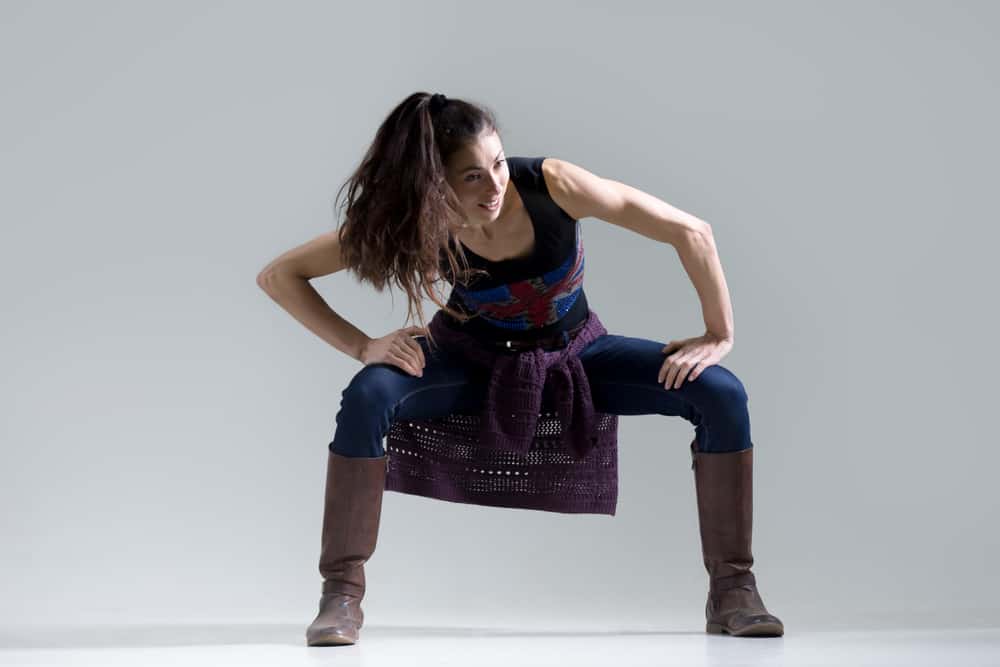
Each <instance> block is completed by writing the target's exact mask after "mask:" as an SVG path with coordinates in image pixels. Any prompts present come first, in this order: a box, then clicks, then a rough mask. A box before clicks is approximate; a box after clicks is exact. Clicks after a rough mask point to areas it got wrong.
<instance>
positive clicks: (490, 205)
mask: <svg viewBox="0 0 1000 667" xmlns="http://www.w3.org/2000/svg"><path fill="white" fill-rule="evenodd" d="M480 206H482V207H483V208H485V209H486V210H487V211H495V210H497V209H498V208H500V197H497V198H496V199H494V200H493V201H491V202H486V203H485V204H480Z"/></svg>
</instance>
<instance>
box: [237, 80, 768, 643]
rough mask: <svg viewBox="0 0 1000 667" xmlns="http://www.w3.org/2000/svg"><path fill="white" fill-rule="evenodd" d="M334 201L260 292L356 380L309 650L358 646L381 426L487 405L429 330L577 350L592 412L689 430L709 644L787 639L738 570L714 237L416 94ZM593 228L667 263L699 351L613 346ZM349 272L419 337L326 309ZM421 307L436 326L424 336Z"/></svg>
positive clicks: (737, 408) (632, 192) (335, 445)
mask: <svg viewBox="0 0 1000 667" xmlns="http://www.w3.org/2000/svg"><path fill="white" fill-rule="evenodd" d="M344 185H345V186H349V188H348V201H347V206H346V213H345V216H344V222H343V224H342V225H341V227H340V229H339V230H338V231H335V232H329V233H326V234H323V235H321V236H319V237H317V238H316V239H314V240H312V241H310V242H308V243H305V244H303V245H301V246H299V247H296V248H293V249H291V250H289V251H287V252H285V253H284V254H282V255H280V256H279V257H278V258H277V259H275V260H274V261H272V262H271V263H270V264H268V266H267V267H265V268H264V269H263V270H262V271H261V273H260V275H259V276H258V281H257V282H258V284H259V285H260V287H261V288H262V289H264V290H265V291H266V292H267V293H268V294H269V295H270V296H271V298H273V299H274V300H275V301H276V302H277V303H278V304H279V305H280V306H281V307H282V308H284V309H285V310H287V311H288V312H289V313H290V314H291V315H292V316H293V317H295V318H296V319H297V320H298V321H299V322H301V323H302V324H303V325H304V326H306V327H307V328H308V329H309V330H310V331H312V332H313V333H315V334H316V335H318V336H319V337H321V338H322V339H323V340H325V341H327V342H328V343H330V344H331V345H332V346H334V347H335V348H337V349H338V350H340V351H341V352H344V353H345V354H348V355H350V356H351V357H353V358H354V359H357V360H359V361H360V362H361V363H362V364H363V368H362V369H361V370H359V371H358V373H357V374H356V375H355V376H354V377H353V378H352V379H351V382H350V383H349V385H348V386H347V388H346V389H345V390H344V392H343V397H342V402H341V409H340V411H339V412H338V414H337V417H336V423H337V426H336V431H335V433H334V437H333V440H332V442H330V444H329V454H328V465H327V479H326V491H325V503H326V504H325V507H324V514H323V526H322V547H321V554H320V562H319V569H320V573H321V575H322V576H323V579H324V583H323V591H322V596H321V598H320V604H319V614H318V615H317V617H316V618H315V620H314V621H313V623H312V624H311V625H310V626H309V628H308V629H307V631H306V638H307V643H308V644H309V645H310V646H322V645H337V644H353V643H355V642H356V641H357V640H358V632H359V630H360V628H361V625H362V622H363V617H364V615H363V612H362V610H361V600H362V597H363V595H364V591H365V578H364V569H363V566H364V563H365V562H366V561H367V560H368V559H369V558H370V557H371V555H372V553H373V551H374V549H375V543H376V537H377V533H378V525H379V517H380V513H381V505H382V494H383V491H384V489H385V484H386V469H387V458H386V452H385V449H384V447H383V444H382V443H383V438H384V437H385V436H386V434H387V433H388V432H389V428H390V426H391V424H392V423H393V422H394V421H395V420H399V419H421V418H433V417H439V416H444V415H448V414H454V413H460V412H465V413H467V414H472V413H475V412H476V411H477V410H479V409H485V408H484V407H483V406H484V405H486V402H487V401H488V400H492V399H491V398H490V397H491V396H493V394H491V393H490V392H489V391H487V385H488V384H489V383H490V378H489V376H488V374H487V373H485V372H484V371H483V369H482V368H477V367H476V366H475V365H474V364H472V363H469V361H468V359H467V358H466V357H465V356H463V355H462V354H455V353H449V352H448V351H447V350H445V351H444V352H442V351H441V349H440V348H439V347H438V346H437V345H436V343H437V340H436V339H437V338H438V337H439V336H436V335H435V331H436V332H437V333H438V334H445V333H448V332H452V331H454V332H461V335H463V336H465V337H466V340H475V341H476V345H477V346H478V345H482V346H483V349H487V348H488V349H495V348H498V347H501V346H502V347H503V348H504V350H508V351H514V352H515V353H517V354H519V355H520V354H538V355H543V354H544V355H549V354H551V352H552V351H553V350H555V351H558V350H560V349H562V350H564V351H565V350H569V349H572V350H574V356H575V357H576V358H577V360H578V364H579V365H578V368H582V369H583V370H584V372H585V381H584V382H583V384H588V383H589V391H588V393H585V394H584V396H585V397H586V400H587V401H589V403H590V405H588V406H587V407H588V408H589V407H592V408H593V409H594V410H599V411H601V412H604V413H609V414H614V415H638V414H662V415H671V416H680V417H683V418H684V419H687V420H688V421H690V422H691V423H692V424H694V425H695V426H696V428H695V439H694V441H693V442H692V443H691V456H692V462H693V463H692V468H693V469H694V477H695V487H696V495H697V505H698V518H699V526H700V534H701V542H702V554H703V561H704V564H705V568H706V569H707V571H708V575H709V592H708V599H707V602H706V607H705V615H706V621H707V623H706V631H707V632H711V633H726V634H729V635H734V636H748V635H758V636H759V635H764V636H780V635H782V634H783V633H784V627H783V624H782V622H781V621H780V620H779V619H778V618H777V617H775V616H773V615H771V614H770V613H768V611H767V609H766V608H765V606H764V603H763V601H762V599H761V596H760V594H759V592H758V590H757V586H756V578H755V576H754V574H753V573H752V572H751V571H750V568H751V566H752V565H753V556H752V554H751V550H750V543H751V524H752V507H753V496H752V479H753V443H752V442H751V439H750V418H749V414H748V409H747V394H746V391H745V389H744V387H743V384H742V383H741V382H740V380H739V379H738V378H737V377H736V376H735V375H734V374H733V373H732V372H730V371H729V370H727V369H726V368H724V367H723V366H721V365H719V361H720V360H721V359H722V358H723V357H724V356H725V355H726V354H728V352H729V351H730V350H731V349H732V346H733V317H732V309H731V305H730V300H729V294H728V290H727V286H726V282H725V278H724V276H723V272H722V267H721V266H720V263H719V258H718V255H717V252H716V248H715V244H714V242H713V236H712V229H711V227H710V226H709V225H708V224H707V223H706V222H704V221H702V220H700V219H698V218H696V217H694V216H692V215H690V214H688V213H685V212H683V211H681V210H679V209H677V208H674V207H672V206H670V205H669V204H667V203H665V202H663V201H661V200H659V199H657V198H655V197H653V196H651V195H649V194H646V193H644V192H641V191H639V190H637V189H635V188H632V187H629V186H627V185H625V184H623V183H619V182H617V181H613V180H609V179H605V178H600V177H598V176H596V175H594V174H592V173H590V172H588V171H587V170H585V169H583V168H581V167H579V166H576V165H574V164H572V163H570V162H567V161H564V160H559V159H556V158H551V157H550V158H542V157H536V158H527V157H516V156H507V155H505V153H504V150H503V145H502V143H501V140H500V134H499V129H498V125H497V123H496V120H495V118H494V116H493V114H492V113H491V112H490V111H489V110H487V109H485V108H483V107H482V106H481V105H476V104H472V103H469V102H466V101H463V100H459V99H449V98H447V97H445V96H444V95H440V94H435V95H431V94H428V93H424V92H418V93H414V94H412V95H410V96H409V97H407V98H406V99H405V100H403V101H402V102H401V103H400V104H399V105H398V106H397V107H396V108H395V109H393V110H392V112H391V113H390V114H389V116H388V117H387V118H386V119H385V121H384V122H383V123H382V125H381V126H380V127H379V129H378V131H377V134H376V136H375V139H374V142H373V143H372V145H371V147H370V148H369V150H368V152H367V154H366V155H365V157H364V159H363V160H362V163H361V165H360V166H359V168H358V169H357V171H356V172H355V173H354V174H353V175H352V177H351V178H350V179H349V180H348V182H347V183H345V184H344ZM587 217H593V218H598V219H601V220H605V221H607V222H610V223H611V224H615V225H619V226H621V227H624V228H626V229H629V230H632V231H634V232H636V233H638V234H640V235H642V236H644V237H646V238H649V239H652V240H654V241H658V242H662V243H668V244H670V245H672V246H673V247H674V248H675V249H676V251H677V254H678V255H679V257H680V260H681V263H682V264H683V266H684V269H685V270H686V271H687V273H688V275H689V276H690V277H691V280H692V282H693V283H694V287H695V289H696V291H697V293H698V296H699V297H700V299H701V303H702V311H703V313H704V318H705V328H706V331H705V333H704V334H702V335H700V336H694V337H691V338H685V339H681V340H675V341H670V342H668V343H667V344H666V345H664V344H663V343H662V342H660V341H654V340H648V339H643V338H635V337H629V336H622V335H614V334H609V333H607V332H606V330H605V329H603V327H601V326H600V324H599V321H598V320H597V319H596V313H594V312H593V311H592V310H591V309H590V308H589V307H588V305H587V300H586V297H585V295H584V292H583V245H582V241H581V236H580V226H579V224H578V221H579V220H580V219H582V218H587ZM345 268H346V269H348V270H350V271H352V272H353V273H354V274H355V276H356V277H357V278H359V279H360V280H362V281H364V282H368V283H370V284H371V285H373V286H374V287H375V288H376V289H377V290H379V291H382V290H384V289H385V287H386V286H387V285H390V284H395V285H397V286H399V287H401V288H402V289H403V290H404V291H405V292H406V294H407V297H408V311H407V321H410V319H411V317H412V316H413V315H414V314H416V315H417V317H418V318H419V322H420V325H419V326H408V327H404V328H401V329H397V330H395V331H391V332H389V333H387V334H385V335H383V336H379V337H376V338H371V337H369V336H367V335H366V334H365V333H364V332H362V331H361V330H359V329H358V328H357V327H355V326H354V325H352V324H351V323H350V322H348V321H347V320H345V319H343V318H342V317H341V316H340V315H338V314H337V313H335V312H334V311H333V310H331V309H330V307H329V306H328V305H327V304H326V302H325V301H324V300H323V299H322V298H321V297H320V296H319V294H318V293H317V292H316V291H315V290H314V289H313V288H312V287H311V285H310V283H309V280H310V279H311V278H315V277H318V276H323V275H328V274H331V273H334V272H336V271H340V270H342V269H345ZM640 275H641V274H640V273H639V272H638V271H637V272H636V274H635V275H634V276H625V277H624V278H623V280H627V279H629V278H632V279H637V278H639V277H640ZM442 279H444V280H445V281H446V282H447V283H449V284H450V285H451V286H452V290H451V294H450V296H449V298H448V301H447V303H445V302H444V300H443V298H442V297H441V295H440V294H438V293H437V289H436V287H437V285H438V284H439V283H440V281H441V280H442ZM625 287H626V286H625V285H623V288H625ZM423 294H426V295H427V296H428V297H430V298H431V300H432V301H433V302H434V303H435V304H437V305H438V306H439V307H440V310H439V311H438V312H437V314H436V316H435V318H434V320H433V321H432V323H431V325H432V326H431V327H429V328H428V327H427V326H426V325H425V322H424V318H423V312H422V309H421V298H422V295H423ZM448 335H449V336H451V334H450V333H449V334H448ZM456 335H459V334H456ZM569 345H573V347H572V348H570V347H567V346H569ZM452 352H454V348H452ZM537 358H539V359H541V358H543V357H542V356H539V357H537ZM544 359H549V356H544ZM574 363H576V362H574ZM577 384H578V385H579V384H580V382H578V383H577ZM577 412H579V410H578V411H577Z"/></svg>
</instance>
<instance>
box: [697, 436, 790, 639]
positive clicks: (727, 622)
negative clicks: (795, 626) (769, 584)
mask: <svg viewBox="0 0 1000 667" xmlns="http://www.w3.org/2000/svg"><path fill="white" fill-rule="evenodd" d="M691 468H692V469H693V470H694V480H695V490H696V495H697V497H698V524H699V528H700V531H701V547H702V557H703V559H704V563H705V569H706V570H708V576H709V591H708V601H707V602H706V603H705V619H706V621H707V622H706V627H705V630H706V632H709V633H711V634H723V633H726V634H730V635H736V636H751V635H753V636H768V637H776V636H781V635H783V634H784V633H785V628H784V624H782V622H781V621H780V620H779V619H778V618H777V617H776V616H773V615H771V614H770V613H768V611H767V608H765V607H764V602H763V600H762V599H761V597H760V593H759V592H758V591H757V579H756V577H755V576H754V574H753V572H751V571H750V568H751V566H752V565H753V555H752V553H751V551H750V536H751V528H752V525H753V448H752V447H751V448H749V449H744V450H742V451H737V452H700V451H698V449H697V444H696V441H692V442H691Z"/></svg>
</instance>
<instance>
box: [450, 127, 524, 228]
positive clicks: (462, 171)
mask: <svg viewBox="0 0 1000 667" xmlns="http://www.w3.org/2000/svg"><path fill="white" fill-rule="evenodd" d="M446 171H447V180H448V184H449V185H450V186H451V189H452V190H454V191H455V194H456V195H458V199H459V201H460V202H461V204H462V209H463V211H464V212H465V218H466V223H467V224H469V225H480V224H483V223H487V222H491V221H493V220H496V219H497V218H499V217H500V214H501V212H502V211H503V209H504V202H505V201H506V200H507V197H506V196H505V195H506V194H507V182H508V181H509V180H510V170H509V169H508V167H507V159H506V156H505V155H504V154H503V146H502V145H501V143H500V137H499V136H498V135H497V133H496V132H489V133H487V134H482V135H480V136H479V138H478V139H477V141H476V142H475V143H473V144H470V145H468V146H465V147H464V148H462V149H460V150H458V151H456V152H455V153H453V154H452V156H451V158H450V159H449V161H448V166H447V168H446ZM490 204H492V208H490V207H489V206H490Z"/></svg>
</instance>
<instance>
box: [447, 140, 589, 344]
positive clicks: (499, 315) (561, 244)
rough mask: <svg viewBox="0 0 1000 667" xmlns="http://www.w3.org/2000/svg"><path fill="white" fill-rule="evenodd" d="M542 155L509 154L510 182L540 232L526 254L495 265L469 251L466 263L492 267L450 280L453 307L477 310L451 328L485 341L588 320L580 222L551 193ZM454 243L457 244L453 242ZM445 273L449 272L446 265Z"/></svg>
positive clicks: (560, 328)
mask: <svg viewBox="0 0 1000 667" xmlns="http://www.w3.org/2000/svg"><path fill="white" fill-rule="evenodd" d="M544 159H545V158H544V157H533V158H528V157H508V158H507V166H508V169H509V170H510V182H509V183H508V187H516V188H517V193H518V195H519V196H520V198H521V200H522V202H523V203H524V207H525V210H526V212H527V214H528V217H529V218H530V220H531V224H532V227H533V228H534V232H535V245H534V248H533V250H532V252H531V253H530V254H529V255H528V256H526V257H517V258H512V259H505V260H501V261H499V262H494V261H491V260H488V259H486V258H485V257H482V256H480V255H477V254H476V253H475V252H473V251H472V250H469V249H468V248H463V249H464V250H465V255H466V257H467V258H468V260H469V266H470V267H472V268H477V269H485V270H487V271H489V275H488V276H485V275H476V276H473V277H472V278H471V280H470V281H469V284H468V285H463V284H460V283H455V282H454V281H452V280H450V279H449V282H451V284H452V291H451V295H450V297H449V299H448V306H449V307H451V308H454V309H456V310H458V311H460V312H463V313H468V314H473V315H475V316H474V317H473V318H472V319H470V320H468V321H466V322H465V323H464V324H463V323H459V322H458V321H456V320H454V319H453V318H451V317H446V321H448V322H449V323H450V324H451V325H452V326H455V327H457V328H461V329H463V330H464V331H467V332H468V333H471V334H473V335H476V336H478V337H480V338H484V339H488V340H531V339H532V338H541V337H546V336H551V335H553V334H556V333H559V332H561V331H564V330H568V329H571V328H572V327H573V326H575V325H576V324H579V323H581V322H583V321H584V320H585V319H586V318H587V314H588V312H589V311H588V307H587V298H586V295H585V294H584V291H583V275H584V251H583V235H582V231H581V228H580V222H579V221H578V220H575V219H573V218H572V217H571V216H570V215H569V214H568V213H566V211H564V210H563V209H562V208H561V207H560V206H559V205H558V204H556V203H555V201H554V200H553V199H552V198H551V197H550V196H549V193H548V187H547V186H546V184H545V178H544V176H543V174H542V161H543V160H544ZM452 247H453V248H454V244H452ZM442 275H445V276H447V275H448V272H447V271H446V270H444V269H442Z"/></svg>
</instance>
